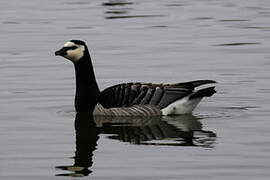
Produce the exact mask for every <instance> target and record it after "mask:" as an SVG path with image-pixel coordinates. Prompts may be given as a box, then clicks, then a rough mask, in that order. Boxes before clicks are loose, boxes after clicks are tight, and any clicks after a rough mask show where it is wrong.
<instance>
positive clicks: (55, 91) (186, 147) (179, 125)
mask: <svg viewBox="0 0 270 180" xmlns="http://www.w3.org/2000/svg"><path fill="white" fill-rule="evenodd" d="M115 2H116V1H113V2H110V1H105V0H104V1H97V0H93V1H90V0H80V1H74V0H59V1H53V0H47V1H43V0H24V1H20V0H10V1H1V2H0V24H1V25H0V39H1V42H0V72H1V73H0V74H1V75H0V82H1V86H0V112H1V113H0V121H1V124H0V145H1V147H0V179H7V180H11V179H12V180H13V179H14V180H15V179H29V180H31V179H35V180H36V179H67V177H65V176H84V177H83V178H81V179H84V178H85V179H88V178H91V179H102V180H103V179H115V180H119V179H123V180H127V179H134V180H135V179H136V180H137V179H155V180H159V179H160V180H164V179H192V180H193V179H198V180H201V179H213V180H217V179H218V180H221V179H222V180H223V179H224V180H225V179H252V180H253V179H256V180H263V179H265V180H266V179H269V176H270V171H269V169H270V161H269V158H270V153H269V152H270V138H269V137H270V131H269V127H270V121H269V115H270V111H269V107H270V106H269V101H270V97H269V93H270V82H269V74H270V73H269V69H270V61H269V59H270V54H269V52H270V51H269V47H270V24H269V20H270V1H269V0H258V1H253V0H220V1H216V0H204V1H201V0H173V1H171V0H161V1H154V0H144V1H142V0H138V1H133V0H129V1H124V0H123V1H121V0H119V1H117V2H116V3H115ZM70 39H82V40H85V41H86V42H87V44H88V46H89V49H90V51H91V56H92V60H93V64H94V67H95V72H96V76H97V81H98V83H99V86H100V88H101V89H103V88H105V87H108V86H110V85H114V84H117V83H120V82H128V81H143V82H156V83H160V82H164V83H168V82H182V81H189V80H195V79H214V80H216V81H218V84H217V91H218V93H217V94H215V95H214V96H213V97H211V98H207V99H204V101H203V102H202V103H201V104H200V105H199V107H198V108H197V109H196V110H195V111H194V113H193V115H190V116H180V117H170V118H169V117H167V118H158V119H127V118H125V119H117V118H116V119H95V121H96V123H97V124H96V125H93V124H92V125H89V124H88V125H87V126H85V127H86V129H85V128H83V130H82V132H80V131H79V130H78V129H76V131H75V129H74V118H75V113H74V108H73V98H74V70H73V65H72V64H71V63H70V62H68V61H67V60H64V59H63V58H59V57H55V56H54V51H55V50H57V49H59V48H60V47H61V46H62V45H63V43H65V42H66V41H67V40H70ZM79 127H80V126H79ZM87 128H88V129H89V131H87ZM79 129H80V128H79ZM93 129H94V130H93ZM92 132H93V133H92ZM94 132H96V133H94ZM88 133H89V134H88ZM76 134H77V135H76ZM88 135H89V139H88V138H87V136H88ZM82 136H83V138H81V137H82ZM80 139H83V140H85V141H86V144H87V143H88V144H87V145H86V147H85V149H84V147H82V146H80V145H77V146H76V142H77V144H80V143H78V142H80ZM76 148H77V151H76ZM81 149H83V152H84V153H86V155H87V158H85V159H82V160H81V161H82V162H86V163H88V165H87V168H86V169H85V170H86V171H87V169H88V171H87V172H86V173H83V172H82V171H78V170H77V171H66V170H63V169H65V167H66V168H67V167H69V166H71V167H72V166H73V165H76V164H75V163H74V161H75V160H76V158H78V154H76V155H75V151H76V152H78V151H79V150H81ZM74 156H75V157H76V158H75V159H74V158H72V157H74ZM88 166H89V167H88ZM69 179H70V178H69ZM71 179H76V178H71Z"/></svg>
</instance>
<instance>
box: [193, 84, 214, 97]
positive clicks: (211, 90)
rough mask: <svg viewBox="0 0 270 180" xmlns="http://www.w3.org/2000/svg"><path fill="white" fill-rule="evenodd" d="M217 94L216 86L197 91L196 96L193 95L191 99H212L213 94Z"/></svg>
mask: <svg viewBox="0 0 270 180" xmlns="http://www.w3.org/2000/svg"><path fill="white" fill-rule="evenodd" d="M215 93H216V90H215V86H213V87H208V88H204V89H200V90H198V91H196V92H195V93H194V94H192V95H191V96H190V97H189V99H196V98H202V97H210V96H212V95H213V94H215Z"/></svg>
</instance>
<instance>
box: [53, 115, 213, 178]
mask: <svg viewBox="0 0 270 180" xmlns="http://www.w3.org/2000/svg"><path fill="white" fill-rule="evenodd" d="M75 130H76V151H75V157H74V164H73V165H68V166H57V167H56V168H58V169H61V170H68V171H71V173H66V174H57V176H73V177H79V176H87V175H89V174H90V173H91V172H92V171H91V170H89V168H90V167H91V166H92V164H93V151H95V150H96V147H97V141H98V137H99V136H98V134H100V133H101V134H110V136H109V138H111V139H117V140H120V141H123V142H129V143H132V144H144V145H163V146H200V147H212V144H213V142H214V141H215V136H216V135H215V133H213V132H211V131H204V130H202V124H201V123H200V121H198V118H197V117H194V116H192V115H186V116H177V117H159V116H156V117H128V118H127V117H106V116H95V117H93V116H92V115H91V114H90V113H77V114H76V119H75Z"/></svg>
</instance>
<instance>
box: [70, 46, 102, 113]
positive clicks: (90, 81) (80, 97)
mask: <svg viewBox="0 0 270 180" xmlns="http://www.w3.org/2000/svg"><path fill="white" fill-rule="evenodd" d="M74 66H75V73H76V96H75V109H76V111H77V112H91V113H92V112H93V110H94V108H95V106H96V104H97V101H98V96H99V93H100V91H99V88H98V85H97V82H96V78H95V73H94V69H93V65H92V62H91V58H90V54H89V52H88V50H87V49H86V50H85V53H84V56H83V57H82V58H81V59H80V60H79V61H78V62H75V63H74Z"/></svg>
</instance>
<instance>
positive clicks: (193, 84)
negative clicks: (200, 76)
mask: <svg viewBox="0 0 270 180" xmlns="http://www.w3.org/2000/svg"><path fill="white" fill-rule="evenodd" d="M211 83H216V81H213V80H196V81H189V82H183V83H177V84H173V85H174V86H188V87H191V88H195V87H198V86H201V85H204V84H211Z"/></svg>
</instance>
